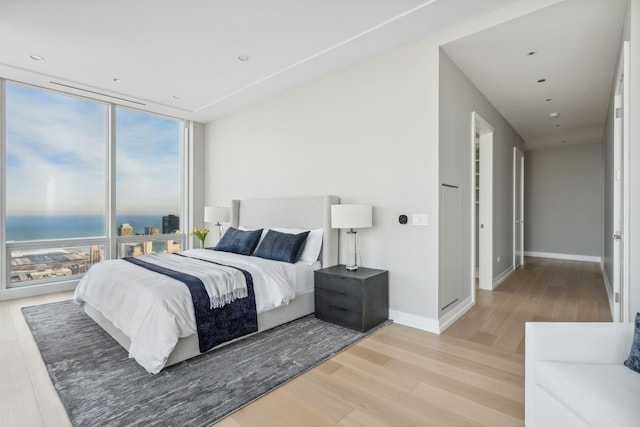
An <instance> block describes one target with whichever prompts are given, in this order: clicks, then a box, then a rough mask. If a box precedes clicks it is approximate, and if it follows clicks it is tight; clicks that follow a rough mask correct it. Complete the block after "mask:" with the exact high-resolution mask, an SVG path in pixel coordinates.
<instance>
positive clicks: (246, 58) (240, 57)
mask: <svg viewBox="0 0 640 427" xmlns="http://www.w3.org/2000/svg"><path fill="white" fill-rule="evenodd" d="M248 60H249V57H248V56H247V55H240V56H238V61H242V62H247V61H248Z"/></svg>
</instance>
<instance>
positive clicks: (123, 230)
mask: <svg viewBox="0 0 640 427" xmlns="http://www.w3.org/2000/svg"><path fill="white" fill-rule="evenodd" d="M118 236H133V227H132V226H131V225H130V224H128V223H124V224H122V225H121V226H120V228H118Z"/></svg>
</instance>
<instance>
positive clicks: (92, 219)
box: [6, 83, 108, 280]
mask: <svg viewBox="0 0 640 427" xmlns="http://www.w3.org/2000/svg"><path fill="white" fill-rule="evenodd" d="M107 118H108V116H107V106H106V105H105V104H103V103H99V102H94V101H89V100H86V99H80V98H75V97H71V96H65V95H60V94H57V93H53V92H48V91H44V90H40V89H36V88H33V87H28V86H22V85H19V84H13V83H7V84H6V178H7V179H6V194H7V195H6V197H7V198H6V209H7V228H6V236H7V241H29V240H44V239H68V238H75V237H100V236H105V235H106V233H105V210H106V209H105V164H106V146H107V145H106V141H107ZM12 280H13V276H12Z"/></svg>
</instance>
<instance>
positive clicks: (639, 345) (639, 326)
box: [624, 313, 640, 372]
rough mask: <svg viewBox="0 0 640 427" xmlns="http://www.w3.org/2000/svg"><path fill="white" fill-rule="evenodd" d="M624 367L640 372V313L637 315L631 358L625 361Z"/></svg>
mask: <svg viewBox="0 0 640 427" xmlns="http://www.w3.org/2000/svg"><path fill="white" fill-rule="evenodd" d="M624 366H626V367H627V368H631V369H633V370H634V371H636V372H640V313H636V328H635V332H634V333H633V343H632V344H631V351H630V352H629V357H628V358H627V360H625V361H624Z"/></svg>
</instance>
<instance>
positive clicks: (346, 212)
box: [331, 205, 373, 228]
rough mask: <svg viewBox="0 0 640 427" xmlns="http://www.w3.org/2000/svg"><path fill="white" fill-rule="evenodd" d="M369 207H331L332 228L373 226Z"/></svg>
mask: <svg viewBox="0 0 640 427" xmlns="http://www.w3.org/2000/svg"><path fill="white" fill-rule="evenodd" d="M372 210H373V209H372V207H371V206H370V205H332V206H331V227H332V228H368V227H371V226H372V225H373V220H372Z"/></svg>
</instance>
